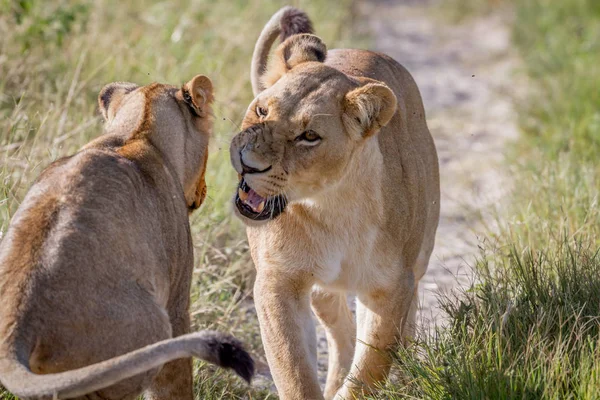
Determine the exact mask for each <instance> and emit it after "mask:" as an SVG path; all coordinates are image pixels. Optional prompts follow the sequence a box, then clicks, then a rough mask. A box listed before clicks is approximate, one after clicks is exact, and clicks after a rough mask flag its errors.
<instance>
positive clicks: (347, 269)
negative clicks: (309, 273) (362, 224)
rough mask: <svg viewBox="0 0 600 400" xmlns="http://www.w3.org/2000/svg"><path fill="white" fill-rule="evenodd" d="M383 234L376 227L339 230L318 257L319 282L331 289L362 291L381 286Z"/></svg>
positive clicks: (322, 248) (324, 245) (316, 266)
mask: <svg viewBox="0 0 600 400" xmlns="http://www.w3.org/2000/svg"><path fill="white" fill-rule="evenodd" d="M378 240H379V234H378V231H377V230H376V229H375V228H367V229H358V230H356V231H355V233H354V234H338V235H336V236H332V237H330V240H329V241H327V242H326V243H324V244H323V245H322V246H319V247H320V252H319V253H318V258H317V259H316V260H315V269H316V273H315V277H316V278H317V283H318V284H319V285H320V286H322V287H324V288H328V289H330V290H341V291H350V292H361V291H367V290H371V289H373V288H377V287H381V285H383V284H385V283H386V282H382V279H381V277H382V273H381V266H382V263H381V260H380V259H379V257H378V251H377V248H378Z"/></svg>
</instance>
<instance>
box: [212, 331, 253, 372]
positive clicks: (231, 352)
mask: <svg viewBox="0 0 600 400" xmlns="http://www.w3.org/2000/svg"><path fill="white" fill-rule="evenodd" d="M219 359H220V361H221V365H222V366H224V367H225V368H232V369H233V370H234V371H235V372H236V373H237V374H238V375H239V376H241V377H242V378H244V379H245V380H246V382H248V383H250V380H252V377H253V376H254V360H252V357H250V354H248V353H247V352H246V350H244V346H243V345H242V343H241V342H240V341H239V340H237V339H234V338H230V339H229V340H227V341H225V340H224V341H222V342H221V343H220V348H219Z"/></svg>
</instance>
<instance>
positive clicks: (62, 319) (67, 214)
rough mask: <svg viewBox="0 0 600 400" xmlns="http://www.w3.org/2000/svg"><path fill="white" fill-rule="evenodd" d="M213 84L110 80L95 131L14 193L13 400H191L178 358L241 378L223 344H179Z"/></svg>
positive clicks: (2, 280) (5, 362)
mask: <svg viewBox="0 0 600 400" xmlns="http://www.w3.org/2000/svg"><path fill="white" fill-rule="evenodd" d="M212 98H213V94H212V84H211V82H210V80H209V79H208V78H207V77H205V76H201V75H199V76H196V77H195V78H193V79H192V80H190V81H189V82H188V83H186V84H185V85H183V87H181V88H178V87H174V86H169V85H162V84H152V85H148V86H142V87H139V86H136V85H134V84H131V83H113V84H110V85H107V86H105V87H104V89H102V91H101V93H100V96H99V99H98V103H99V106H100V110H101V112H102V115H103V116H104V119H105V120H106V123H105V134H104V135H103V136H101V137H99V138H98V139H96V140H94V141H92V142H91V143H89V144H88V145H86V146H84V147H83V148H82V149H81V150H80V151H79V152H77V153H76V154H75V155H73V156H70V157H66V158H63V159H60V160H58V161H56V162H54V163H53V164H52V165H50V166H49V167H48V168H46V170H45V171H44V172H43V173H42V174H41V175H40V177H39V178H38V179H37V181H36V182H35V183H34V185H33V186H32V187H31V189H30V190H29V192H28V193H27V195H26V197H25V199H24V200H23V202H22V204H21V206H20V207H19V209H18V211H17V213H16V214H15V215H14V217H13V219H12V222H11V225H10V228H9V230H8V232H7V234H6V236H5V237H4V239H3V240H2V243H1V244H0V382H2V384H3V385H4V386H6V388H7V389H8V390H9V391H11V392H13V393H14V394H15V395H17V396H19V397H21V398H23V399H53V398H61V399H63V398H69V399H70V398H79V399H83V398H85V399H134V398H135V397H136V396H137V395H139V394H140V393H141V392H142V391H143V390H144V389H147V388H148V391H147V393H146V398H148V399H154V400H159V399H162V400H167V399H169V400H173V399H176V400H191V399H192V398H193V393H192V362H191V358H190V357H191V356H196V357H199V358H202V359H204V360H207V361H210V362H213V363H215V364H217V365H220V366H223V367H231V368H233V369H234V370H235V371H236V372H237V373H238V374H240V375H241V376H242V377H243V378H245V379H246V380H249V379H250V377H251V376H252V374H253V362H252V359H251V358H250V356H249V355H248V354H247V353H246V352H245V351H244V350H243V348H242V346H241V344H240V343H239V342H238V341H236V340H235V339H233V338H231V337H229V336H226V335H221V334H218V333H215V332H206V331H205V332H199V333H194V334H189V331H190V318H189V313H188V306H189V293H190V282H191V277H192V268H193V250H192V241H191V236H190V227H189V221H188V213H189V212H191V211H193V210H194V209H196V208H198V207H199V206H200V204H201V203H202V201H203V200H204V196H205V194H206V186H205V182H204V172H205V168H206V159H207V157H208V149H207V146H208V140H209V134H210V130H211V128H212V121H211V116H210V103H211V102H212Z"/></svg>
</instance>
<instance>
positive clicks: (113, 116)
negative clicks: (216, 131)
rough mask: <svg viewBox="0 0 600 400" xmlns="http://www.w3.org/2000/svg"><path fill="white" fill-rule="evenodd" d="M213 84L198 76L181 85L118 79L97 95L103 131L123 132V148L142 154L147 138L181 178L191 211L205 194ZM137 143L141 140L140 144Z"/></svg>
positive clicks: (121, 133) (198, 205)
mask: <svg viewBox="0 0 600 400" xmlns="http://www.w3.org/2000/svg"><path fill="white" fill-rule="evenodd" d="M212 101H213V86H212V83H211V81H210V79H209V78H207V77H206V76H204V75H197V76H195V77H194V78H192V79H191V80H190V81H189V82H187V83H186V84H184V85H183V86H182V87H176V86H171V85H164V84H159V83H153V84H151V85H147V86H138V85H136V84H133V83H127V82H115V83H111V84H108V85H106V86H105V87H104V88H103V89H102V91H101V92H100V95H99V96H98V105H99V108H100V111H101V113H102V116H103V117H104V119H105V121H106V122H105V131H106V132H107V133H113V134H114V135H113V136H114V137H120V136H123V137H122V138H121V139H122V141H123V143H120V144H119V145H124V144H129V146H124V147H123V149H122V151H133V152H143V151H144V149H145V148H146V147H145V145H146V143H147V142H149V143H150V144H151V145H152V146H154V147H156V148H157V149H158V151H159V152H160V153H161V155H162V157H163V158H164V160H165V162H166V163H168V164H169V166H170V167H171V168H172V169H173V170H174V171H175V173H176V174H177V177H178V178H179V180H180V182H181V184H182V186H183V191H184V194H185V199H186V202H187V205H188V208H189V210H190V211H192V210H194V209H196V208H198V207H200V205H201V204H202V202H203V200H204V198H205V196H206V183H205V181H204V173H205V170H206V161H207V159H208V140H209V136H210V132H211V130H212V113H211V109H210V104H211V103H212ZM136 144H139V145H137V146H136Z"/></svg>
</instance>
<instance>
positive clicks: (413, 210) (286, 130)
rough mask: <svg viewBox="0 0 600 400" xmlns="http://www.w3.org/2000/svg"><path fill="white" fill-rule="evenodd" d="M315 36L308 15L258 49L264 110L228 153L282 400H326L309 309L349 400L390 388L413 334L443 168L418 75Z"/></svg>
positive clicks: (279, 27) (258, 104)
mask: <svg viewBox="0 0 600 400" xmlns="http://www.w3.org/2000/svg"><path fill="white" fill-rule="evenodd" d="M311 32H312V26H311V23H310V21H309V20H308V17H307V16H306V15H305V14H304V13H302V12H301V11H299V10H296V9H293V8H284V9H282V10H281V11H280V12H278V13H277V14H275V15H274V16H273V17H272V19H271V20H270V21H269V22H268V23H267V25H266V27H265V28H264V30H263V32H262V34H261V35H260V38H259V40H258V43H257V44H256V47H255V50H254V56H253V63H252V76H251V77H252V87H253V89H254V94H255V96H256V98H255V99H254V101H253V102H252V103H251V104H250V106H249V108H248V111H247V113H246V116H245V118H244V120H243V126H242V129H243V131H242V132H241V133H239V134H238V135H237V136H235V137H234V139H233V141H232V143H231V149H230V150H231V160H232V163H233V166H234V167H235V169H236V170H237V171H238V173H239V174H240V177H241V179H240V183H239V187H238V190H237V194H236V195H235V197H234V203H235V210H236V212H237V214H238V215H239V216H240V218H241V219H242V220H243V221H244V222H245V223H246V224H247V225H248V228H247V233H248V239H249V242H250V251H251V254H252V258H253V260H254V263H255V265H256V269H257V278H256V284H255V288H254V295H255V302H256V309H257V312H258V319H259V322H260V327H261V335H262V339H263V344H264V346H265V352H266V356H267V360H268V362H269V365H270V368H271V373H272V375H273V378H274V380H275V384H276V386H277V389H278V391H279V394H280V396H281V398H282V399H286V400H287V399H322V398H323V395H322V394H321V390H320V388H319V382H318V380H317V371H316V346H315V330H314V326H313V324H312V319H311V315H310V307H311V306H312V309H313V311H314V312H315V314H316V316H317V317H318V319H319V320H320V321H321V323H322V324H323V326H324V327H325V331H326V333H327V341H328V345H329V369H328V375H327V383H326V386H325V394H324V397H325V398H327V399H331V398H333V397H334V396H335V397H336V398H340V399H347V400H350V399H353V398H355V397H354V396H356V395H360V393H362V391H363V390H365V391H368V390H369V389H370V388H372V387H373V385H374V383H375V382H377V381H380V380H381V379H383V378H385V377H386V375H387V373H388V372H389V368H390V360H389V357H388V354H387V350H388V349H390V348H391V347H393V346H394V345H395V344H396V343H398V342H399V341H400V340H401V339H405V338H407V337H410V336H411V335H412V334H413V329H414V323H415V321H414V320H415V313H416V309H417V287H418V283H419V280H420V279H421V278H422V277H423V274H425V271H426V269H427V264H428V261H429V257H430V255H431V252H432V249H433V245H434V238H435V232H436V229H437V225H438V220H439V207H440V203H439V200H440V189H439V172H438V160H437V155H436V150H435V146H434V143H433V140H432V137H431V135H430V133H429V130H428V128H427V124H426V121H425V112H424V109H423V104H422V101H421V97H420V94H419V90H418V88H417V86H416V84H415V82H414V81H413V79H412V77H411V76H410V74H409V73H408V72H407V71H406V70H405V69H404V68H403V67H402V66H401V65H400V64H398V63H397V62H396V61H394V60H393V59H391V58H390V57H388V56H386V55H383V54H378V53H374V52H370V51H365V50H350V49H344V50H332V51H329V52H328V51H327V48H326V47H325V44H324V43H323V42H322V41H321V39H319V38H318V37H316V36H314V35H312V34H309V33H311ZM280 34H281V37H282V40H283V43H281V44H280V45H279V47H278V48H277V50H276V52H275V55H274V57H273V60H272V62H271V63H270V64H269V65H267V61H266V59H267V55H268V53H269V49H270V47H271V45H272V44H273V42H274V41H275V39H276V38H277V36H278V35H280ZM347 292H351V293H355V294H356V295H357V303H356V306H357V310H356V315H357V322H358V329H356V326H355V321H354V318H353V317H352V313H351V312H350V310H349V309H348V305H347V302H346V293H347Z"/></svg>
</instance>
